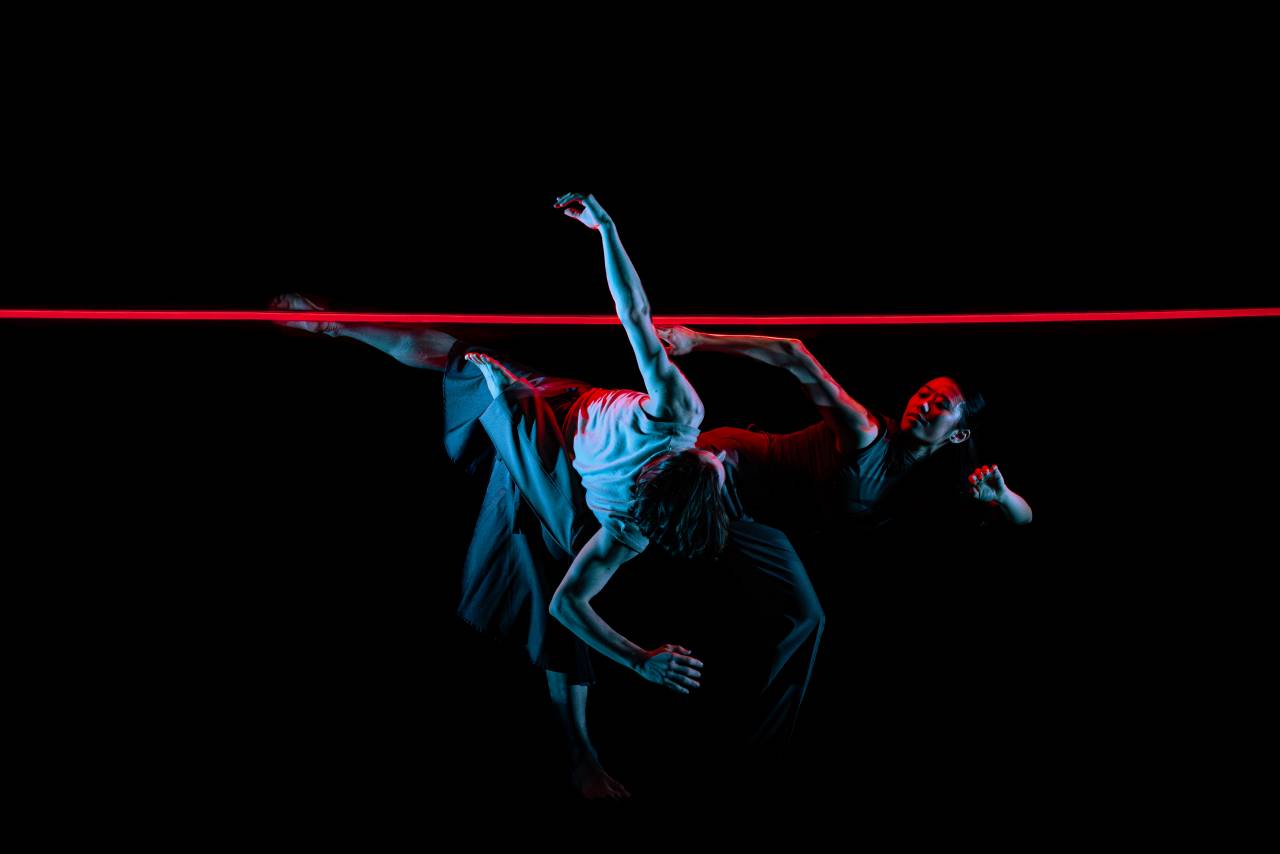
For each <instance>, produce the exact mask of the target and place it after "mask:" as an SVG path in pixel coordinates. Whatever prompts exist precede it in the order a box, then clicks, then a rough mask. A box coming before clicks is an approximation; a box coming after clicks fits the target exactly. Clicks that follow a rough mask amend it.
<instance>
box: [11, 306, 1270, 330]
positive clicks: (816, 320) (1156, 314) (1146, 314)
mask: <svg viewBox="0 0 1280 854" xmlns="http://www.w3.org/2000/svg"><path fill="white" fill-rule="evenodd" d="M1240 317H1280V308H1208V309H1165V310H1157V311H1049V312H1024V313H1014V314H806V315H790V316H787V315H783V316H777V315H775V316H767V317H758V316H753V315H743V314H713V315H667V316H662V317H655V318H654V319H653V320H654V323H657V324H664V325H667V324H688V325H691V326H905V325H915V324H930V325H947V324H965V323H1064V322H1096V321H1111V320H1205V319H1220V318H1240ZM0 320H220V321H229V320H274V321H278V320H336V321H342V322H346V323H483V324H519V325H522V326H610V325H613V324H616V323H618V318H617V317H615V316H613V315H600V314H596V315H580V314H418V313H407V314H406V313H394V312H381V311H376V312H375V311H354V312H353V311H191V310H168V309H164V310H160V309H157V310H133V309H128V310H126V309H41V308H0Z"/></svg>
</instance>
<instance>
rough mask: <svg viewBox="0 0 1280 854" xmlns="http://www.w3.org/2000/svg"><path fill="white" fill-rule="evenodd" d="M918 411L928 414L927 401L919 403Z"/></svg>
mask: <svg viewBox="0 0 1280 854" xmlns="http://www.w3.org/2000/svg"><path fill="white" fill-rule="evenodd" d="M920 411H921V412H928V411H929V401H927V400H925V401H922V402H921V403H920Z"/></svg>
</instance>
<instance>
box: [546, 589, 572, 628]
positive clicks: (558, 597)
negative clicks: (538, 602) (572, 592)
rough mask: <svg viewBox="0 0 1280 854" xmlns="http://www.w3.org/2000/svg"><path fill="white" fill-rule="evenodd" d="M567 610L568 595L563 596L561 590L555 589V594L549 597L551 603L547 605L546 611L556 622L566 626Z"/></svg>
mask: <svg viewBox="0 0 1280 854" xmlns="http://www.w3.org/2000/svg"><path fill="white" fill-rule="evenodd" d="M569 611H570V607H569V597H568V596H565V595H564V593H563V592H562V591H560V590H557V591H556V593H555V595H554V596H552V597H551V604H550V605H548V606H547V613H549V614H550V615H551V616H552V618H554V619H555V621H556V622H558V623H560V624H561V625H563V626H568V625H569Z"/></svg>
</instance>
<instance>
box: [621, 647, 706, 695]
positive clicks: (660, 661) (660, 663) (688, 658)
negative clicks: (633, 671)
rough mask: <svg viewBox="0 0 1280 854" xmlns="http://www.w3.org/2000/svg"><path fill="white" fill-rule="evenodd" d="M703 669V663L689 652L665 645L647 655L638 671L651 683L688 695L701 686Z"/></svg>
mask: <svg viewBox="0 0 1280 854" xmlns="http://www.w3.org/2000/svg"><path fill="white" fill-rule="evenodd" d="M701 667H702V662H701V661H699V660H698V659H696V658H694V657H693V653H691V652H690V651H689V650H687V649H685V648H684V647H682V646H676V645H674V644H664V645H663V646H660V647H658V648H657V649H651V650H649V651H648V652H647V653H645V659H644V661H643V662H642V663H641V664H640V666H639V668H637V669H638V671H639V673H640V675H641V676H643V677H644V678H645V679H648V680H649V681H650V682H656V683H657V684H659V685H661V686H663V687H664V688H670V689H671V690H672V691H675V692H677V693H679V694H688V693H690V692H691V691H692V689H694V688H697V687H699V685H700V684H701V683H699V682H698V679H699V678H701V676H702V670H701V669H700V668H701Z"/></svg>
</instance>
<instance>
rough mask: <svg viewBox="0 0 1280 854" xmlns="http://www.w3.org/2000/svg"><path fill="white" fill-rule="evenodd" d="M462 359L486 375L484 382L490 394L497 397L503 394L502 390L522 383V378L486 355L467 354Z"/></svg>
mask: <svg viewBox="0 0 1280 854" xmlns="http://www.w3.org/2000/svg"><path fill="white" fill-rule="evenodd" d="M462 358H464V359H466V360H467V361H468V362H470V363H471V364H473V365H475V366H476V367H477V368H479V369H480V373H482V374H484V381H485V383H486V384H487V385H488V386H489V394H491V395H493V396H494V397H497V396H498V395H500V394H502V390H503V389H504V388H506V387H507V386H509V385H511V384H512V383H517V382H520V378H519V377H517V376H516V375H515V374H513V373H511V371H509V370H507V367H506V366H505V365H503V364H502V363H501V362H499V361H498V360H497V359H494V358H493V357H492V356H487V355H485V354H484V353H467V354H466V355H465V356H463V357H462Z"/></svg>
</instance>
